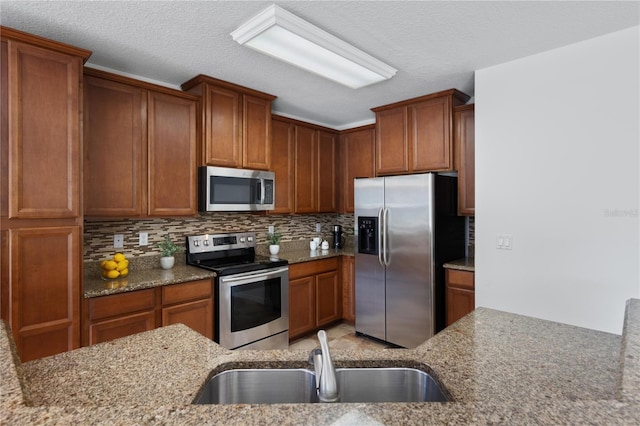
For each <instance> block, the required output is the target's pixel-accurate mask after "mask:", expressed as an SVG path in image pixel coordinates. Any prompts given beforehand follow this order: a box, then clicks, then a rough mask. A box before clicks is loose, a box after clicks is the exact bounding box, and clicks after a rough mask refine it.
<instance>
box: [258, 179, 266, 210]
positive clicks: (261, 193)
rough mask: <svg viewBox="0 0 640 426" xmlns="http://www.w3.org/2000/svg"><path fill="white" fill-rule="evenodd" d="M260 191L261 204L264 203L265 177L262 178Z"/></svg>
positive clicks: (259, 186)
mask: <svg viewBox="0 0 640 426" xmlns="http://www.w3.org/2000/svg"><path fill="white" fill-rule="evenodd" d="M258 191H260V204H264V193H265V190H264V179H260V183H259V184H258Z"/></svg>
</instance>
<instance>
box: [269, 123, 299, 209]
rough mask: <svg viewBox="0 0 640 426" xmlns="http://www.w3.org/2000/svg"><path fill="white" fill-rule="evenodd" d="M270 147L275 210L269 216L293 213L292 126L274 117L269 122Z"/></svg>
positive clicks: (293, 156) (293, 157) (293, 154)
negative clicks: (273, 176)
mask: <svg viewBox="0 0 640 426" xmlns="http://www.w3.org/2000/svg"><path fill="white" fill-rule="evenodd" d="M271 129H272V135H273V139H272V142H271V143H272V147H271V171H272V172H274V173H275V175H276V176H275V179H276V190H275V206H274V207H275V208H274V209H273V210H272V211H271V212H270V213H271V214H287V213H293V211H294V199H295V193H294V187H295V182H294V180H293V179H294V173H295V164H294V159H295V150H294V144H295V140H294V131H295V129H294V125H293V124H292V123H291V122H289V121H283V120H280V119H279V118H278V117H276V116H274V117H273V120H272V122H271Z"/></svg>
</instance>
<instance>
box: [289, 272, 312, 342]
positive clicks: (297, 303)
mask: <svg viewBox="0 0 640 426" xmlns="http://www.w3.org/2000/svg"><path fill="white" fill-rule="evenodd" d="M315 281H316V280H315V277H304V278H298V279H295V280H290V281H289V340H293V339H294V338H296V337H298V336H301V335H303V334H305V333H308V332H309V331H311V330H314V329H315V328H316V312H315Z"/></svg>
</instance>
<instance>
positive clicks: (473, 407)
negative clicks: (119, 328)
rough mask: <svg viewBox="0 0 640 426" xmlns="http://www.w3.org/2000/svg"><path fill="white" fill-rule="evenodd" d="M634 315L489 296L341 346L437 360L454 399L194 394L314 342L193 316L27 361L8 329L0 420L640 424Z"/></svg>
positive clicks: (339, 358)
mask: <svg viewBox="0 0 640 426" xmlns="http://www.w3.org/2000/svg"><path fill="white" fill-rule="evenodd" d="M625 321H626V322H625V327H624V335H623V336H622V337H620V336H617V335H612V334H608V333H603V332H598V331H593V330H587V329H583V328H579V327H573V326H569V325H563V324H558V323H553V322H549V321H543V320H537V319H533V318H529V317H523V316H519V315H514V314H509V313H505V312H499V311H494V310H491V309H484V308H479V309H477V310H476V311H474V312H473V313H471V314H469V315H467V316H466V317H464V318H463V319H461V320H460V321H458V322H456V323H455V324H454V325H453V326H451V327H449V328H447V329H446V330H444V331H443V332H441V333H439V334H437V335H436V336H434V337H433V338H431V339H429V340H428V341H426V342H425V343H423V344H422V345H420V346H419V347H417V348H415V349H384V350H375V351H374V350H370V351H346V350H333V351H332V355H333V358H334V362H335V364H336V365H337V366H382V365H384V366H394V365H396V366H417V367H422V368H426V369H429V370H430V371H432V373H433V375H434V376H435V377H436V378H437V380H439V381H440V382H441V383H442V385H443V386H444V387H445V388H446V390H447V392H448V393H449V394H450V395H451V397H452V398H453V400H454V401H453V402H448V403H376V404H367V403H352V404H341V403H334V404H275V405H220V406H217V405H199V406H195V405H190V402H191V401H192V400H193V398H194V397H195V396H196V394H197V392H198V390H199V388H200V386H201V385H202V383H203V382H204V381H205V380H206V378H207V377H208V376H209V375H210V374H213V373H215V372H218V371H222V370H224V369H228V368H238V367H251V366H276V367H278V366H280V367H283V366H291V367H305V368H308V364H307V357H308V353H307V352H306V351H284V350H283V351H229V350H226V349H223V348H221V347H219V346H218V345H216V344H215V343H214V342H212V341H210V340H208V339H206V338H204V337H202V336H200V335H198V334H197V333H195V332H193V331H191V330H190V329H188V328H187V327H185V326H183V325H174V326H170V327H165V328H160V329H156V330H153V331H149V332H145V333H141V334H137V335H134V336H129V337H126V338H123V339H119V340H115V341H112V342H108V343H103V344H98V345H94V346H90V347H86V348H81V349H78V350H75V351H72V352H68V353H63V354H60V355H55V356H53V357H49V358H44V359H40V360H35V361H31V362H28V363H25V364H23V365H22V366H20V365H19V361H18V360H16V359H15V358H14V357H13V356H12V355H11V353H7V347H9V348H11V346H10V345H9V344H8V343H7V340H8V336H7V335H6V332H5V330H4V329H3V330H2V334H1V335H0V348H2V350H3V352H2V360H1V361H0V362H1V363H2V367H3V368H2V379H3V382H2V383H3V389H2V392H3V393H2V401H1V402H0V413H1V414H0V423H2V424H34V423H37V424H43V423H52V424H53V423H64V424H71V423H83V424H87V423H103V424H225V425H236V424H237V425H240V424H242V425H245V424H277V425H287V424H313V425H316V424H317V425H329V424H339V425H343V424H358V425H360V424H386V425H395V424H435V423H438V424H439V423H448V424H524V423H526V424H638V423H639V422H640V401H639V398H638V394H639V392H640V380H639V378H640V371H639V370H640V365H639V364H638V361H637V360H638V359H640V300H636V299H634V300H631V301H630V302H629V303H628V304H627V312H626V316H625ZM21 371H22V373H20V372H21ZM6 383H8V384H9V385H8V386H5V384H6ZM24 392H28V393H29V394H30V396H29V397H28V398H27V397H26V396H25V395H26V394H25V393H24Z"/></svg>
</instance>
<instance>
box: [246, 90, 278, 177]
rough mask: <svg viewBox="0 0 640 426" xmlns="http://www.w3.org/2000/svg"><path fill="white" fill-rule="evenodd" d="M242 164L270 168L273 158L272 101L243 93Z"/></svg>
mask: <svg viewBox="0 0 640 426" xmlns="http://www.w3.org/2000/svg"><path fill="white" fill-rule="evenodd" d="M242 104H243V131H242V139H243V148H242V165H243V167H244V168H247V169H257V170H269V167H270V165H271V164H270V160H271V101H269V100H266V99H261V98H257V97H255V96H249V95H243V96H242Z"/></svg>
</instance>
